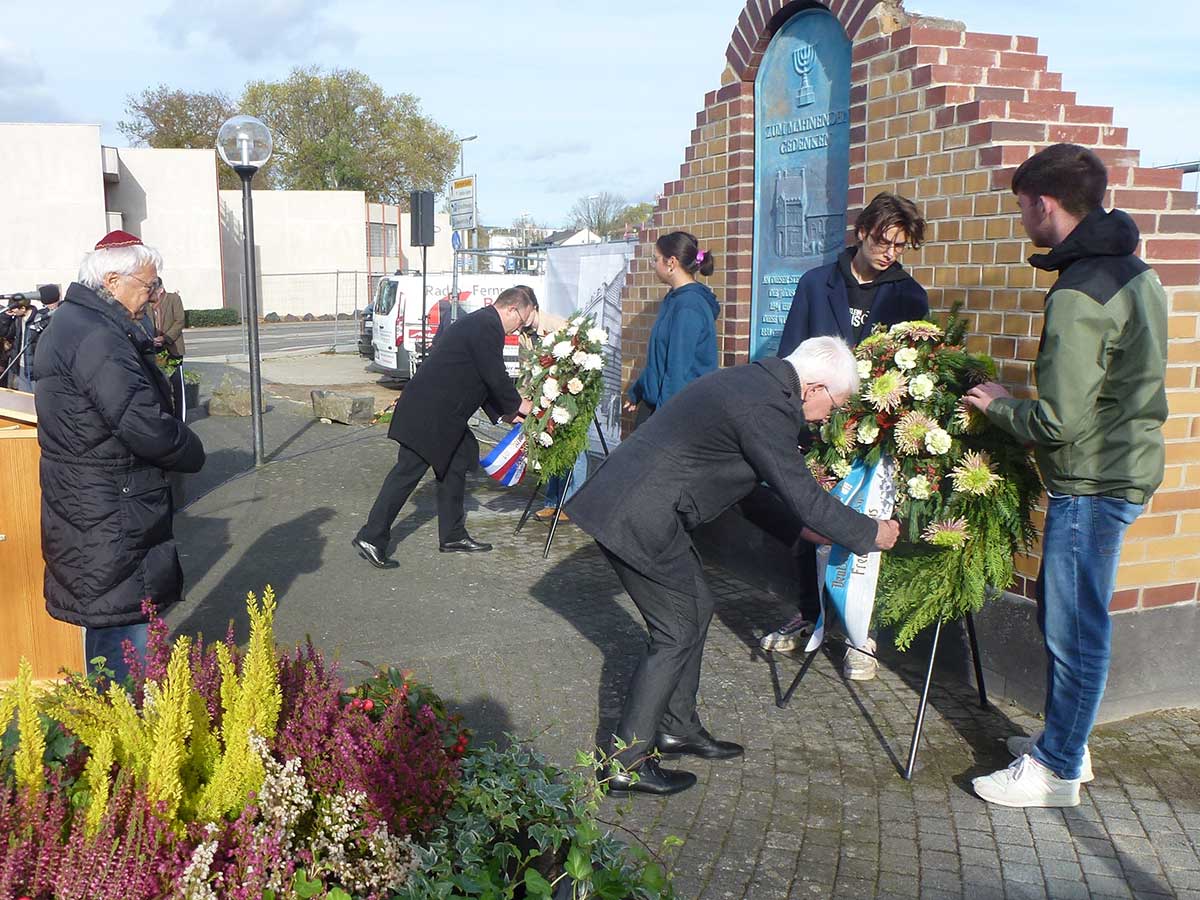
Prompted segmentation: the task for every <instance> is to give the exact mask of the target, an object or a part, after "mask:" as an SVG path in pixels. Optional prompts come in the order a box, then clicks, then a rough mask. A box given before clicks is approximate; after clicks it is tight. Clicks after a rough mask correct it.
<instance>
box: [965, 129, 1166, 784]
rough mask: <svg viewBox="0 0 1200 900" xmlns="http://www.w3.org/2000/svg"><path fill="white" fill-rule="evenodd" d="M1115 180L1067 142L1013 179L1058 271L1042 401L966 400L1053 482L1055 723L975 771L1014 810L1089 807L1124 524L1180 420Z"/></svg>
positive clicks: (1041, 353) (1049, 550) (1029, 222)
mask: <svg viewBox="0 0 1200 900" xmlns="http://www.w3.org/2000/svg"><path fill="white" fill-rule="evenodd" d="M1107 186H1108V175H1107V173H1106V171H1105V169H1104V163H1103V162H1101V160H1100V159H1099V157H1098V156H1097V155H1096V154H1095V153H1093V152H1092V151H1091V150H1088V149H1086V148H1084V147H1080V146H1077V145H1074V144H1056V145H1054V146H1052V147H1048V148H1046V149H1045V150H1042V151H1041V152H1040V153H1037V154H1035V155H1034V156H1032V157H1030V158H1029V159H1028V160H1026V161H1025V162H1024V163H1022V164H1021V166H1020V167H1018V168H1017V171H1016V172H1015V173H1014V174H1013V182H1012V190H1013V193H1014V194H1016V195H1017V203H1018V205H1019V206H1020V208H1021V223H1022V224H1023V225H1024V226H1025V231H1026V233H1027V234H1028V235H1029V237H1030V239H1031V240H1032V241H1033V242H1034V243H1035V244H1037V245H1038V246H1039V247H1050V248H1052V249H1051V251H1050V252H1049V253H1046V254H1043V255H1038V256H1033V257H1031V258H1030V260H1029V262H1030V264H1031V265H1032V266H1034V267H1035V268H1039V269H1044V270H1047V271H1053V272H1057V273H1058V280H1057V281H1056V282H1055V283H1054V286H1053V287H1051V288H1050V291H1049V293H1048V294H1047V295H1046V308H1045V313H1044V322H1043V325H1042V340H1041V345H1040V347H1039V349H1038V357H1037V364H1036V378H1037V389H1038V398H1037V399H1036V400H1018V399H1015V398H1014V397H1011V396H1010V395H1009V393H1008V391H1006V390H1005V389H1004V388H1003V387H1001V386H1000V385H998V384H994V383H989V384H982V385H979V386H978V387H975V388H972V389H971V391H970V392H969V393H968V395H967V401H968V402H969V403H971V404H972V405H974V406H975V407H976V408H977V409H979V410H981V411H983V412H984V413H986V414H987V417H988V418H989V419H990V420H991V421H992V422H993V423H994V424H996V425H998V426H1000V427H1001V428H1003V429H1004V430H1005V431H1007V432H1009V433H1010V434H1012V435H1013V436H1015V437H1016V438H1018V439H1019V440H1022V441H1025V442H1027V443H1029V444H1032V445H1033V448H1034V452H1035V455H1036V457H1037V463H1038V467H1039V469H1040V470H1041V473H1042V480H1043V481H1044V482H1045V485H1046V494H1047V498H1048V499H1047V508H1046V525H1045V530H1044V533H1043V542H1042V543H1043V548H1042V567H1041V571H1040V572H1039V574H1038V624H1039V626H1040V627H1041V630H1042V635H1043V637H1044V638H1045V641H1046V657H1047V667H1046V668H1047V672H1046V710H1045V720H1046V724H1045V728H1044V730H1043V731H1042V732H1041V733H1040V734H1037V735H1034V736H1033V737H1032V738H1026V737H1015V738H1010V739H1009V742H1008V746H1009V749H1010V750H1011V751H1012V753H1013V755H1014V756H1015V757H1017V759H1016V761H1015V762H1014V763H1013V764H1012V766H1010V767H1009V768H1008V769H1003V770H1001V771H999V772H995V773H993V774H991V775H987V776H984V777H981V778H976V779H975V782H974V786H975V792H976V793H977V794H979V796H980V797H982V798H983V799H985V800H988V801H990V802H992V803H997V804H1000V805H1003V806H1017V807H1025V806H1077V805H1078V804H1079V784H1080V782H1081V781H1090V780H1091V777H1092V771H1091V759H1090V757H1089V755H1088V751H1087V740H1088V734H1089V733H1090V732H1091V729H1092V724H1093V723H1094V722H1095V719H1096V713H1097V711H1098V709H1099V707H1100V699H1101V697H1102V696H1103V695H1104V685H1105V682H1106V681H1107V678H1108V664H1109V657H1110V644H1111V637H1112V626H1111V624H1110V622H1109V618H1108V606H1109V602H1110V601H1111V600H1112V593H1113V587H1114V584H1115V582H1116V574H1117V563H1118V561H1119V559H1120V555H1121V542H1122V539H1123V537H1124V535H1125V530H1126V528H1128V527H1129V525H1130V524H1131V523H1132V522H1133V520H1134V519H1136V518H1137V517H1138V515H1139V514H1140V513H1141V511H1142V509H1143V507H1144V506H1145V504H1146V503H1148V502H1149V500H1150V496H1151V495H1152V494H1153V493H1154V491H1155V489H1156V488H1157V487H1158V486H1159V484H1160V483H1161V482H1162V478H1163V463H1164V458H1165V451H1164V447H1163V436H1162V424H1163V422H1164V421H1166V418H1167V396H1166V390H1165V379H1166V363H1167V298H1166V294H1165V293H1164V291H1163V288H1162V284H1161V283H1160V282H1159V280H1158V276H1157V275H1156V274H1155V272H1154V270H1153V269H1151V268H1150V267H1149V266H1147V265H1146V264H1145V263H1144V262H1142V261H1141V260H1140V259H1138V258H1137V257H1136V256H1134V250H1135V249H1137V244H1138V237H1139V235H1138V229H1137V225H1135V224H1134V222H1133V219H1131V218H1130V217H1129V216H1128V215H1126V214H1125V213H1123V212H1121V211H1120V210H1117V209H1114V210H1113V211H1111V212H1108V213H1106V212H1105V211H1104V210H1103V209H1102V207H1101V203H1102V201H1103V199H1104V192H1105V190H1106V188H1107Z"/></svg>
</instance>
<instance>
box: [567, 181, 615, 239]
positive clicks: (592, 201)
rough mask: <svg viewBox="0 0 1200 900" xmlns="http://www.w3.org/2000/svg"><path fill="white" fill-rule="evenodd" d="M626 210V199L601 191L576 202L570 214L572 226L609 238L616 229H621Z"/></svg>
mask: <svg viewBox="0 0 1200 900" xmlns="http://www.w3.org/2000/svg"><path fill="white" fill-rule="evenodd" d="M624 210H625V198H624V197H622V196H620V195H619V194H610V193H609V192H608V191H601V192H600V193H599V194H592V195H591V196H588V197H580V198H579V199H578V200H576V201H575V205H574V206H572V207H571V212H570V216H571V224H572V225H574V226H575V227H576V228H590V229H591V230H592V232H593V233H594V234H598V235H600V236H601V237H609V236H610V235H611V234H612V232H613V230H614V229H618V228H620V225H621V213H622V212H624Z"/></svg>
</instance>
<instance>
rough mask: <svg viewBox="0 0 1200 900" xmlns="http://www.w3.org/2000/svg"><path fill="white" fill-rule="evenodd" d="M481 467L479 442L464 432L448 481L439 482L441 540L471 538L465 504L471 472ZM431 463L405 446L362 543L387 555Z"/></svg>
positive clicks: (361, 537) (373, 509)
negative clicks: (398, 521) (407, 505)
mask: <svg viewBox="0 0 1200 900" xmlns="http://www.w3.org/2000/svg"><path fill="white" fill-rule="evenodd" d="M477 465H479V442H478V441H476V440H475V435H474V434H472V433H471V429H469V428H468V429H466V430H464V431H463V437H462V440H461V441H459V444H458V447H456V448H455V450H454V456H453V457H451V459H450V465H449V466H448V467H447V468H446V475H445V477H444V478H439V479H438V480H437V509H438V540H439V541H440V542H441V543H443V544H444V543H446V542H447V541H457V540H461V539H462V538H465V537H466V536H467V513H466V510H465V509H464V508H463V501H464V500H465V499H466V496H467V472H469V471H470V470H471V467H472V466H477ZM428 468H429V463H427V462H426V461H425V460H424V459H422V458H421V457H420V456H418V455H417V454H416V453H415V452H414V451H412V450H410V449H409V448H408V447H406V446H404V445H403V444H401V445H400V452H399V454H398V455H397V459H396V464H395V465H394V466H392V470H391V471H390V472H388V473H387V477H386V478H384V479H383V486H382V487H381V488H380V489H379V496H378V497H376V498H375V505H374V506H372V507H371V513H370V515H368V516H367V524H365V525H364V526H363V527H362V528H360V529H359V530H358V539H359V540H361V541H366V542H367V543H368V544H373V545H374V546H376V547H378V548H379V549H380V550H381V551H383V552H386V551H387V546H388V541H389V540H390V539H391V532H392V523H393V522H395V521H396V516H398V515H399V514H400V509H401V507H403V506H404V504H405V503H406V502H407V501H408V498H409V495H410V494H412V492H413V490H414V489H415V488H416V486H417V484H418V483H419V482H420V480H421V479H422V478H423V477H424V475H425V472H426V470H427V469H428Z"/></svg>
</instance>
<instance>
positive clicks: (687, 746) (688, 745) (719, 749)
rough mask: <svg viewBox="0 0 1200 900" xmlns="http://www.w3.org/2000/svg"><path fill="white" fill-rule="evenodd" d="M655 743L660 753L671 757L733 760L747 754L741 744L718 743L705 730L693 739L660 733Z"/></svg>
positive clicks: (700, 731)
mask: <svg viewBox="0 0 1200 900" xmlns="http://www.w3.org/2000/svg"><path fill="white" fill-rule="evenodd" d="M654 743H655V746H657V747H658V752H659V753H661V754H662V755H663V756H669V757H676V756H679V755H680V754H681V753H687V754H689V755H691V756H699V757H702V758H703V759H733V758H734V757H735V756H741V755H742V754H743V753H744V752H745V748H744V747H742V745H741V744H735V743H734V742H733V741H718V740H717V739H716V738H715V737H713V736H712V735H711V734H709V733H708V732H707V731H705V730H704V729H703V728H701V729H700V730H699V731H698V732H697V733H696V734H695V735H693V736H692V737H679V736H677V735H674V734H666V733H665V732H661V731H660V732H659V733H658V737H656V738H655V740H654Z"/></svg>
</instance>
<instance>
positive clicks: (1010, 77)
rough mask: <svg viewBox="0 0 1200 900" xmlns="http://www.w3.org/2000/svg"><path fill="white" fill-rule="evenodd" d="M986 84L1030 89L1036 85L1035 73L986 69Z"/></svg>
mask: <svg viewBox="0 0 1200 900" xmlns="http://www.w3.org/2000/svg"><path fill="white" fill-rule="evenodd" d="M987 83H988V84H995V85H1000V86H1001V87H1019V88H1031V87H1034V86H1035V85H1036V84H1037V73H1036V72H1033V71H1030V70H1028V69H988V72H987Z"/></svg>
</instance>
